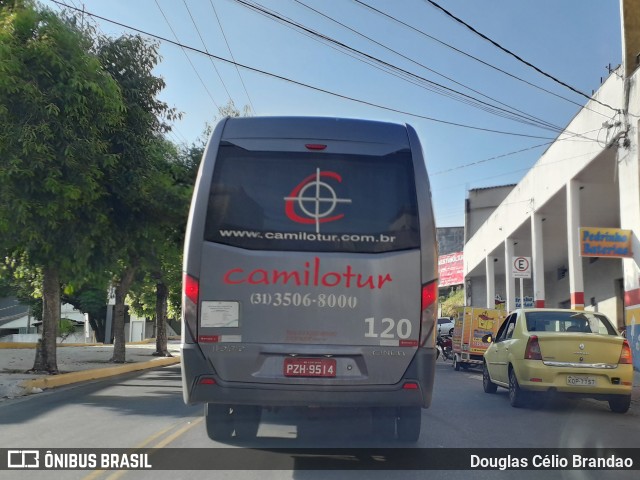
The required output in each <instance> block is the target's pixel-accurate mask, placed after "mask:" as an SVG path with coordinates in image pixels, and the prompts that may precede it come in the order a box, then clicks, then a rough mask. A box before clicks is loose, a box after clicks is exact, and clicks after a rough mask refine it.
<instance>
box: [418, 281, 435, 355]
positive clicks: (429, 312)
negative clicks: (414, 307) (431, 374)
mask: <svg viewBox="0 0 640 480" xmlns="http://www.w3.org/2000/svg"><path fill="white" fill-rule="evenodd" d="M437 299H438V282H437V281H435V280H434V281H433V282H431V283H427V284H426V285H423V286H422V302H421V315H420V346H421V347H432V348H435V345H436V337H435V335H434V328H435V323H436V307H437V301H436V300H437Z"/></svg>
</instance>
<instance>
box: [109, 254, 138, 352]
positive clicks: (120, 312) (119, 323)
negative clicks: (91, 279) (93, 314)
mask: <svg viewBox="0 0 640 480" xmlns="http://www.w3.org/2000/svg"><path fill="white" fill-rule="evenodd" d="M136 270H137V265H131V266H129V267H127V268H126V269H125V271H124V272H123V273H122V277H121V278H120V281H119V282H118V283H117V285H116V288H115V290H116V304H115V306H114V309H113V357H112V358H111V361H112V362H113V363H124V362H125V361H126V358H125V357H126V348H125V338H124V313H125V306H124V301H125V299H126V298H127V294H128V293H129V289H130V288H131V284H132V283H133V279H134V276H135V274H136Z"/></svg>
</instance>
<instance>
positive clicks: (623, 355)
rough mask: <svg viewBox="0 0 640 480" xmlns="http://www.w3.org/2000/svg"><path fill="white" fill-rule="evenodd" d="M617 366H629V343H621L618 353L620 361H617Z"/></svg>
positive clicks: (630, 361) (625, 341)
mask: <svg viewBox="0 0 640 480" xmlns="http://www.w3.org/2000/svg"><path fill="white" fill-rule="evenodd" d="M618 363H619V364H622V365H631V363H632V360H631V347H630V346H629V342H628V341H627V340H624V342H622V351H621V352H620V360H618Z"/></svg>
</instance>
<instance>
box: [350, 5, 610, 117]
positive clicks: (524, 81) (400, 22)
mask: <svg viewBox="0 0 640 480" xmlns="http://www.w3.org/2000/svg"><path fill="white" fill-rule="evenodd" d="M353 1H354V2H356V3H358V4H360V5H362V6H363V7H365V8H368V9H369V10H372V11H374V12H375V13H377V14H379V15H382V16H384V17H386V18H389V19H390V20H393V21H394V22H396V23H399V24H400V25H403V26H405V27H407V28H409V29H411V30H413V31H414V32H416V33H418V34H420V35H422V36H424V37H426V38H429V39H430V40H433V41H435V42H437V43H439V44H440V45H442V46H444V47H447V48H449V49H451V50H453V51H455V52H456V53H459V54H460V55H464V56H465V57H467V58H470V59H472V60H474V61H476V62H478V63H480V64H482V65H484V66H486V67H488V68H491V69H493V70H495V71H497V72H500V73H502V74H504V75H506V76H508V77H511V78H513V79H514V80H518V81H519V82H522V83H524V84H526V85H529V86H530V87H532V88H535V89H537V90H540V91H542V92H545V93H547V94H549V95H553V96H554V97H557V98H560V99H562V100H564V101H566V102H569V103H572V104H574V105H577V106H578V107H580V108H584V109H586V110H589V111H591V112H593V113H597V114H598V115H602V116H603V117H606V115H605V114H603V113H601V112H598V111H597V110H592V109H591V108H589V107H588V106H586V105H582V104H580V103H578V102H575V101H573V100H571V99H569V98H567V97H563V96H562V95H559V94H557V93H555V92H552V91H551V90H547V89H546V88H543V87H540V86H539V85H536V84H534V83H531V82H529V81H527V80H525V79H523V78H520V77H518V76H517V75H514V74H512V73H509V72H507V71H506V70H503V69H501V68H499V67H496V66H495V65H492V64H490V63H488V62H485V61H484V60H482V59H480V58H478V57H475V56H473V55H471V54H469V53H467V52H465V51H463V50H460V49H459V48H456V47H454V46H453V45H450V44H448V43H446V42H443V41H442V40H440V39H438V38H436V37H434V36H432V35H429V34H428V33H425V32H423V31H422V30H420V29H418V28H416V27H414V26H412V25H409V24H408V23H406V22H403V21H402V20H399V19H397V18H395V17H394V16H392V15H389V14H388V13H385V12H383V11H382V10H379V9H377V8H375V7H372V6H371V5H368V4H366V3H364V2H363V1H361V0H353Z"/></svg>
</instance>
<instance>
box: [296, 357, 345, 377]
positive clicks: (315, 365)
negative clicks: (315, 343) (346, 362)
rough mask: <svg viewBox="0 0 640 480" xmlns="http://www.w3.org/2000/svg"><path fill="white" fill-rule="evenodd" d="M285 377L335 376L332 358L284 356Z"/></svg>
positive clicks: (334, 362) (334, 365)
mask: <svg viewBox="0 0 640 480" xmlns="http://www.w3.org/2000/svg"><path fill="white" fill-rule="evenodd" d="M284 376H285V377H335V376H336V361H335V359H333V358H285V359H284Z"/></svg>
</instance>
